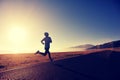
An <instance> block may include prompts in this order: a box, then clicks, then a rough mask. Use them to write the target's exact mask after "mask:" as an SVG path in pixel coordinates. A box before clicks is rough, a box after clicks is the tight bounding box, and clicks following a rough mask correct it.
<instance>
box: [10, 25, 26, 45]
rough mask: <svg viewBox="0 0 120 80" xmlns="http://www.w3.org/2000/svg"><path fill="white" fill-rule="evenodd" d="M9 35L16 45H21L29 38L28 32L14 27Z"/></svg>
mask: <svg viewBox="0 0 120 80" xmlns="http://www.w3.org/2000/svg"><path fill="white" fill-rule="evenodd" d="M8 33H9V36H8V37H9V40H10V41H11V42H12V43H14V44H21V43H22V42H24V41H25V39H26V37H27V33H26V30H25V29H24V28H22V27H17V26H16V27H13V28H11V29H10V30H9V32H8Z"/></svg>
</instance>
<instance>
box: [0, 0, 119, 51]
mask: <svg viewBox="0 0 120 80" xmlns="http://www.w3.org/2000/svg"><path fill="white" fill-rule="evenodd" d="M119 30H120V1H119V0H0V53H8V52H15V53H21V52H22V53H27V52H35V51H36V50H38V49H39V50H41V51H44V46H43V45H42V44H41V43H40V41H41V39H42V38H43V37H44V35H43V34H44V32H49V34H50V36H51V37H52V40H53V43H52V45H51V51H55V52H59V51H64V50H65V49H67V48H69V47H72V46H77V45H82V44H95V45H96V44H100V43H104V42H108V41H113V40H118V39H120V32H119Z"/></svg>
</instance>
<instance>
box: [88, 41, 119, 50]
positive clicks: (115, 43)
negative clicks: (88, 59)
mask: <svg viewBox="0 0 120 80" xmlns="http://www.w3.org/2000/svg"><path fill="white" fill-rule="evenodd" d="M117 47H120V40H117V41H111V42H107V43H104V44H100V45H96V46H93V47H91V48H88V49H104V48H117Z"/></svg>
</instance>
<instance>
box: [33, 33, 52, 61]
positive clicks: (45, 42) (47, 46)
mask: <svg viewBox="0 0 120 80" xmlns="http://www.w3.org/2000/svg"><path fill="white" fill-rule="evenodd" d="M44 35H45V37H44V38H43V39H42V40H41V43H42V44H43V45H45V53H42V52H40V51H39V50H38V51H37V52H36V53H35V54H41V55H43V56H46V55H47V54H48V56H49V59H50V61H51V62H52V61H53V59H52V58H51V54H50V51H49V49H50V43H52V39H51V37H49V33H48V32H45V33H44Z"/></svg>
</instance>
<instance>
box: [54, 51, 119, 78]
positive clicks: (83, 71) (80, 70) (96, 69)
mask: <svg viewBox="0 0 120 80" xmlns="http://www.w3.org/2000/svg"><path fill="white" fill-rule="evenodd" d="M54 65H55V66H58V67H60V68H62V69H65V70H67V71H70V72H72V73H74V74H75V75H78V76H82V77H85V78H86V79H82V80H120V52H116V51H110V50H106V51H101V52H94V53H91V54H88V55H82V56H78V57H74V58H69V59H64V60H59V61H56V62H55V63H54ZM71 77H72V76H71ZM80 79H81V78H80Z"/></svg>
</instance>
